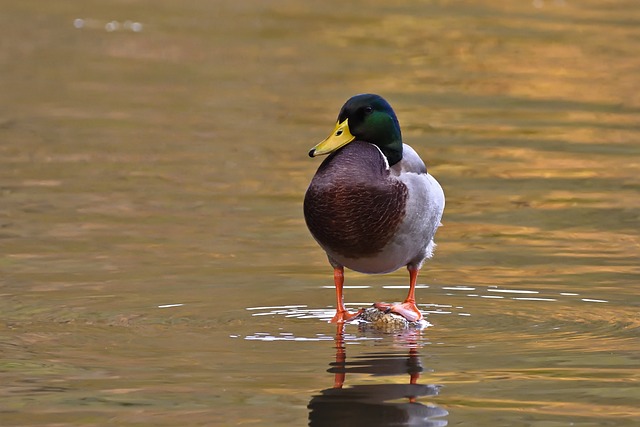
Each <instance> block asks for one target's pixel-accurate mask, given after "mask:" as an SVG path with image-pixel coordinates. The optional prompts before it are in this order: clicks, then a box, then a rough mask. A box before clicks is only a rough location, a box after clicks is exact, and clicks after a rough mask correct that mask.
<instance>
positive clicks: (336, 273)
mask: <svg viewBox="0 0 640 427" xmlns="http://www.w3.org/2000/svg"><path fill="white" fill-rule="evenodd" d="M333 283H334V284H335V286H336V315H335V316H333V319H331V323H344V322H348V321H350V320H353V319H354V318H355V317H357V316H358V315H359V314H360V312H361V311H362V310H359V311H358V312H357V313H355V314H351V313H349V312H348V311H347V309H346V308H345V307H344V299H343V297H342V287H343V285H344V267H342V266H340V267H333Z"/></svg>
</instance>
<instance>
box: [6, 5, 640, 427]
mask: <svg viewBox="0 0 640 427" xmlns="http://www.w3.org/2000/svg"><path fill="white" fill-rule="evenodd" d="M362 6H363V4H361V3H360V2H355V3H344V2H342V3H340V4H334V2H316V3H312V2H306V3H305V2H293V1H287V0H284V1H277V2H252V1H249V2H232V1H220V2H208V1H200V0H196V1H193V2H189V3H185V4H178V3H175V2H169V1H160V2H153V4H152V3H150V2H145V1H140V2H120V3H118V4H108V5H107V4H106V3H104V2H95V1H87V2H83V3H82V4H79V3H77V2H65V1H62V2H48V3H47V4H44V3H42V2H35V1H21V2H14V3H11V4H6V5H4V9H3V14H2V16H0V23H2V25H3V29H4V31H5V35H4V37H3V39H2V41H0V67H2V70H3V79H2V81H1V82H0V88H1V89H2V93H3V96H2V99H0V137H1V138H0V139H1V140H2V143H1V144H0V272H1V273H2V274H1V275H0V294H1V296H2V298H0V312H1V313H2V322H0V351H1V352H2V353H3V361H2V362H0V382H2V384H3V388H2V390H0V396H1V397H2V399H3V405H5V406H3V407H7V408H9V411H5V412H3V417H5V416H6V417H9V418H8V419H7V421H6V423H8V424H15V425H27V424H33V423H58V424H60V425H75V424H77V420H78V414H80V413H81V414H83V416H86V422H87V423H93V424H96V425H97V424H104V423H105V422H109V423H114V422H115V423H118V424H119V425H129V424H134V423H135V424H136V425H138V424H140V423H142V424H145V423H146V424H149V425H158V424H161V423H162V422H165V423H166V424H167V425H182V424H184V420H185V419H188V420H189V421H192V422H193V424H198V423H199V424H203V425H216V424H218V425H226V424H228V423H229V422H230V420H233V421H236V422H237V423H242V422H244V423H262V424H264V425H269V424H271V425H304V424H305V423H306V421H307V418H308V416H309V411H308V410H307V405H308V404H309V402H310V400H311V399H312V398H313V397H314V396H317V395H318V394H319V393H321V391H322V390H326V389H327V388H328V387H330V385H331V383H332V378H331V375H330V374H327V372H325V371H326V370H327V365H328V364H329V363H331V362H332V361H334V362H335V357H336V354H335V350H336V349H335V348H334V346H335V340H336V336H335V333H334V331H333V330H332V329H331V327H330V326H328V325H326V323H325V322H324V320H325V319H326V318H329V317H331V316H332V307H331V306H330V305H329V304H331V303H332V302H333V299H332V298H333V296H332V290H331V289H330V285H331V281H330V269H329V267H328V265H327V262H326V259H325V257H324V254H323V253H322V252H321V251H320V250H319V248H318V247H317V245H316V244H315V242H313V240H312V239H311V237H310V236H309V235H308V233H307V231H306V229H305V226H304V221H303V219H302V215H301V200H302V195H303V194H304V190H305V188H306V186H307V184H308V182H309V180H310V178H311V176H312V174H313V172H314V170H315V168H316V167H317V166H318V164H317V162H314V161H313V160H309V159H308V158H307V156H306V152H307V149H308V147H309V146H310V145H312V144H313V143H315V142H317V141H319V140H320V139H321V138H322V137H324V135H325V134H326V133H327V132H328V131H329V130H330V127H331V126H332V123H333V121H334V120H335V115H336V113H337V111H338V108H339V107H340V105H341V104H342V102H344V100H345V99H346V98H348V97H349V96H351V95H353V94H354V93H358V92H368V91H371V92H378V93H381V94H383V95H384V96H385V97H386V98H388V99H389V100H390V101H391V103H392V104H393V105H394V108H395V109H396V111H397V113H398V116H399V119H400V122H401V125H402V128H403V135H404V137H405V139H406V142H408V143H409V144H411V145H412V146H414V147H415V148H416V150H417V151H418V152H419V153H420V154H421V155H422V156H423V157H424V158H425V159H426V161H427V164H428V167H429V170H430V171H431V172H432V173H433V174H434V176H436V177H437V178H438V179H439V180H440V181H441V182H442V184H443V187H444V188H445V192H446V194H447V208H446V212H445V217H444V219H443V222H444V227H443V228H442V229H441V230H440V231H439V233H438V236H437V240H438V243H439V246H438V250H437V253H436V256H435V258H434V259H433V260H432V261H430V262H429V263H428V264H427V265H426V268H425V270H424V272H423V274H422V275H421V277H420V283H421V289H420V290H419V294H418V299H419V300H418V302H419V304H420V308H421V309H422V310H424V311H425V313H427V315H428V318H429V321H430V322H431V323H432V326H431V327H429V328H427V329H426V330H425V331H423V332H422V335H421V336H420V339H419V340H418V341H419V346H420V357H422V359H423V362H422V363H423V365H424V366H425V367H426V368H428V369H429V370H430V371H429V372H428V373H426V372H425V373H424V374H423V379H424V381H425V384H443V385H444V387H443V388H442V390H441V392H440V394H439V395H437V396H429V397H425V399H423V400H421V401H420V399H418V401H419V402H420V403H425V404H426V403H430V404H433V405H435V406H436V407H440V408H443V409H445V410H447V411H448V412H449V415H448V416H447V417H446V421H448V422H449V423H450V424H451V425H457V424H465V423H474V424H476V425H487V426H489V425H495V424H496V420H497V419H499V420H502V421H503V422H504V424H505V425H507V424H508V425H518V423H523V422H531V423H546V424H548V425H566V424H568V423H570V422H574V423H576V424H579V423H583V424H585V425H586V424H589V425H590V424H603V423H616V424H617V425H624V426H626V425H634V424H633V421H634V420H633V418H634V417H635V418H637V417H638V412H637V409H635V408H637V407H638V406H640V405H638V397H637V392H636V389H637V387H636V383H637V380H638V368H637V353H638V349H639V348H640V344H639V342H638V330H640V324H639V320H638V319H639V317H638V298H637V284H638V279H639V274H640V270H638V266H637V264H638V262H637V260H638V258H639V254H640V239H639V237H638V225H639V224H640V216H639V214H638V211H639V208H640V205H639V203H640V198H638V191H639V190H640V174H638V170H639V169H640V164H639V160H638V159H639V158H640V145H639V144H638V139H639V138H640V135H639V130H640V128H639V127H638V123H639V119H640V98H638V97H639V96H640V95H639V92H638V90H637V87H638V75H639V70H640V57H639V56H638V55H637V53H636V51H637V40H638V36H639V30H638V29H639V28H640V25H638V23H639V22H640V9H639V8H638V7H637V6H636V3H635V2H634V1H619V2H615V4H614V3H606V4H604V3H602V2H599V1H596V0H586V1H580V2H577V1H568V0H567V1H551V0H545V1H535V2H531V1H523V2H497V3H496V2H479V3H478V2H475V3H473V4H472V3H468V2H467V3H464V4H462V3H461V4H455V3H452V2H437V1H436V2H431V1H429V2H400V3H397V2H396V3H394V4H390V3H389V2H382V1H373V2H368V3H367V7H362ZM78 18H82V19H85V20H86V21H87V22H89V23H90V25H87V26H85V27H83V28H76V27H74V20H75V19H78ZM113 20H118V21H119V22H121V23H122V22H125V20H131V21H132V22H134V21H135V22H140V23H141V24H142V30H141V31H139V32H133V31H124V30H118V31H107V30H106V27H105V25H107V24H108V23H110V22H112V21H113ZM404 276H405V275H404V273H403V272H398V273H397V274H392V275H388V276H384V277H371V276H363V275H358V274H351V273H347V285H348V286H349V292H348V294H347V298H348V302H349V303H350V304H353V305H356V306H357V305H363V304H367V303H370V302H371V301H374V300H378V299H388V300H393V299H394V298H398V292H400V293H402V291H400V290H399V288H401V287H402V286H404V285H405V282H406V278H405V277H404ZM327 286H328V287H329V288H327ZM270 307H271V308H270ZM247 308H251V309H252V310H248V309H247ZM343 339H344V346H345V347H346V348H348V350H349V351H350V353H351V354H349V355H348V357H354V359H355V360H358V357H359V356H361V355H362V354H365V353H366V354H370V353H371V352H376V351H378V352H379V353H380V354H382V355H389V354H390V353H392V352H393V351H396V350H399V351H405V350H407V343H406V340H405V341H403V340H402V339H397V338H396V337H393V336H389V335H380V334H375V333H372V332H370V331H362V330H360V329H358V328H357V327H356V326H355V325H348V327H347V328H346V330H345V333H344V335H343ZM338 347H339V346H338ZM381 359H384V357H381ZM360 380H362V384H365V385H366V384H373V385H374V386H379V385H393V383H396V381H395V380H400V378H392V379H390V378H388V377H375V376H368V374H362V376H359V377H357V382H354V383H353V384H355V385H361V383H360ZM346 384H347V385H348V384H349V379H347V383H346ZM373 388H374V389H375V388H376V387H373ZM380 389H382V388H380ZM497 413H499V415H498V414H497ZM159 420H162V422H161V421H159ZM442 420H445V418H442ZM3 421H5V420H4V419H3Z"/></svg>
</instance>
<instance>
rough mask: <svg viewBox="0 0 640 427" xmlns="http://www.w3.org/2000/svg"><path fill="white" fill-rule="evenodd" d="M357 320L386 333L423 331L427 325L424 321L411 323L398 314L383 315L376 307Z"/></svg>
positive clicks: (365, 310)
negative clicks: (410, 330)
mask: <svg viewBox="0 0 640 427" xmlns="http://www.w3.org/2000/svg"><path fill="white" fill-rule="evenodd" d="M356 320H360V321H363V322H366V323H368V324H369V325H368V326H371V327H373V328H375V329H379V330H381V331H384V332H392V331H398V330H402V329H410V328H411V329H413V328H416V329H422V328H424V327H425V326H426V325H427V323H426V322H425V321H424V320H421V321H418V322H410V321H408V320H407V319H405V318H404V317H402V316H400V315H399V314H396V313H391V312H389V313H383V312H382V311H380V310H378V309H377V308H375V307H369V308H365V309H364V310H363V311H362V313H360V314H359V315H358V317H357V318H356Z"/></svg>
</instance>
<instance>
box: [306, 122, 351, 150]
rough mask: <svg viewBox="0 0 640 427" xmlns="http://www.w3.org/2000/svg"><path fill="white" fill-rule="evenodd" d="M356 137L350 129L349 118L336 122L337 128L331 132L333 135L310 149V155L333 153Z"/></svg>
mask: <svg viewBox="0 0 640 427" xmlns="http://www.w3.org/2000/svg"><path fill="white" fill-rule="evenodd" d="M354 139H355V136H353V135H351V132H350V131H349V119H346V120H345V121H344V122H342V123H338V124H336V128H335V129H334V130H333V132H331V135H329V137H328V138H327V139H325V140H324V141H322V142H321V143H320V144H318V145H316V146H315V147H313V148H312V149H311V151H309V157H315V156H321V155H323V154H329V153H332V152H334V151H336V150H337V149H338V148H340V147H344V146H345V145H347V144H348V143H350V142H351V141H353V140H354Z"/></svg>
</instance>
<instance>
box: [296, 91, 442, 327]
mask: <svg viewBox="0 0 640 427" xmlns="http://www.w3.org/2000/svg"><path fill="white" fill-rule="evenodd" d="M323 154H329V157H327V158H326V159H325V160H324V161H323V162H322V164H321V165H320V167H319V168H318V171H317V172H316V174H315V176H314V177H313V179H312V181H311V183H310V184H309V188H308V189H307V192H306V194H305V197H304V218H305V221H306V223H307V227H308V228H309V231H310V232H311V234H312V236H313V237H314V239H315V240H316V241H317V242H318V244H319V245H320V246H321V247H322V249H324V250H325V252H326V253H327V257H328V258H329V263H330V264H331V265H332V266H333V278H334V283H335V289H336V301H337V303H336V315H335V316H334V317H333V319H332V320H331V321H332V322H333V323H344V322H347V321H350V320H352V319H353V318H355V317H356V316H357V315H358V314H359V312H358V313H355V314H352V313H349V312H348V311H347V310H346V308H345V306H344V301H343V292H342V288H343V284H344V267H347V268H349V269H351V270H355V271H358V272H361V273H368V274H382V273H389V272H392V271H395V270H397V269H399V268H401V267H405V266H406V267H407V269H408V271H409V293H408V295H407V297H406V298H405V300H404V302H403V303H401V304H395V305H392V304H386V303H376V307H378V308H379V309H381V310H383V311H391V312H395V313H397V314H400V315H402V316H404V317H405V318H407V320H409V321H412V322H414V321H419V320H421V319H422V313H421V312H420V310H419V309H418V307H417V306H416V300H415V287H416V280H417V278H418V271H419V270H420V268H421V267H422V264H423V263H424V261H425V260H426V259H427V258H430V257H431V256H432V254H433V250H434V248H435V243H434V241H433V236H434V235H435V233H436V230H437V229H438V227H439V225H440V220H441V218H442V212H443V210H444V192H443V191H442V187H441V186H440V184H439V183H438V181H436V179H435V178H434V177H433V176H431V175H429V174H428V173H427V168H426V166H425V164H424V162H423V161H422V159H421V158H420V156H418V154H417V153H416V152H415V151H414V149H413V148H411V147H410V146H409V145H407V144H403V142H402V135H401V133H400V125H399V123H398V119H397V117H396V114H395V112H394V111H393V109H392V108H391V105H389V103H388V102H387V101H386V100H384V99H383V98H382V97H381V96H379V95H374V94H361V95H356V96H353V97H352V98H350V99H349V100H348V101H347V102H346V103H345V104H344V105H343V106H342V109H340V113H339V114H338V121H337V124H336V127H335V129H334V130H333V132H332V133H331V134H330V135H329V137H328V138H327V139H325V140H324V141H322V142H321V143H319V144H318V145H316V146H315V147H313V148H312V149H311V151H309V156H310V157H315V156H320V155H323Z"/></svg>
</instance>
